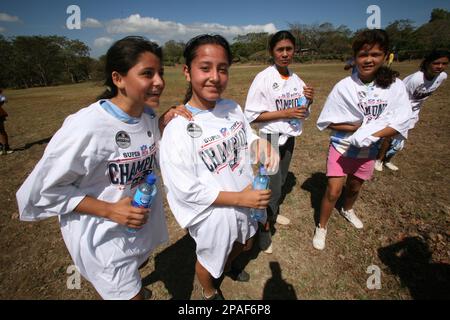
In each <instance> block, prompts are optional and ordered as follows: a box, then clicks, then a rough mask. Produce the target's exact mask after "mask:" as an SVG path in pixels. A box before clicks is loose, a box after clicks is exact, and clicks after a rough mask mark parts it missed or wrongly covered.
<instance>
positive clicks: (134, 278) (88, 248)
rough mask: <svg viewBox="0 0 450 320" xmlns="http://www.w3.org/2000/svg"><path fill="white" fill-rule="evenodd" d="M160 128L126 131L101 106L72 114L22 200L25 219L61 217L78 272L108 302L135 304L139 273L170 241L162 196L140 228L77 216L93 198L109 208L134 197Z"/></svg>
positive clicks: (144, 120) (148, 120)
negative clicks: (131, 301) (153, 253)
mask: <svg viewBox="0 0 450 320" xmlns="http://www.w3.org/2000/svg"><path fill="white" fill-rule="evenodd" d="M159 139H160V134H159V129H158V121H157V119H156V118H152V117H151V116H150V115H148V114H146V113H144V114H142V116H141V121H140V122H139V123H137V124H127V123H124V122H122V121H120V120H119V119H116V118H115V117H114V116H112V115H111V114H109V113H108V112H107V111H105V110H104V109H103V108H102V107H101V106H100V104H99V102H96V103H94V104H92V105H90V106H89V107H87V108H84V109H81V110H80V111H78V112H77V113H75V114H73V115H70V116H69V117H67V118H66V120H65V121H64V123H63V125H62V127H61V128H60V129H59V130H58V131H57V132H56V133H55V135H54V136H53V138H52V140H51V141H50V143H49V144H48V146H47V148H46V149H45V152H44V155H43V157H42V158H41V160H40V161H39V162H38V164H37V165H36V167H35V168H34V170H33V171H32V173H31V174H30V175H29V176H28V178H27V179H26V180H25V182H24V183H23V184H22V186H21V187H20V189H19V190H18V191H17V194H16V197H17V202H18V205H19V212H20V218H21V220H24V221H36V220H41V219H44V218H47V217H51V216H58V217H59V220H60V225H61V231H62V234H63V238H64V241H65V243H66V245H67V248H68V250H69V253H70V255H71V256H72V259H73V261H74V263H75V265H76V266H77V267H78V269H79V271H80V273H81V274H82V275H83V276H84V277H86V278H87V279H88V280H89V281H90V282H92V284H93V285H94V286H95V288H96V289H97V291H98V292H99V293H100V295H101V296H102V297H103V298H105V299H131V298H132V297H134V296H135V295H136V294H137V293H138V292H139V290H140V288H141V284H140V282H141V279H140V276H139V272H138V267H139V265H140V264H142V262H144V261H145V260H146V259H147V258H148V256H149V255H150V253H151V251H152V250H153V249H154V248H155V247H156V246H157V245H160V244H162V243H164V242H165V241H167V239H168V233H167V227H166V222H165V217H164V211H163V205H162V197H161V192H158V193H157V195H156V197H155V199H154V201H153V203H152V207H151V211H150V214H149V219H148V221H147V223H146V224H145V225H144V227H143V228H142V229H140V230H139V231H137V232H136V233H129V232H128V231H127V227H126V226H122V225H119V224H118V223H116V222H113V221H112V220H108V219H105V218H100V217H96V216H93V215H89V214H81V213H77V212H74V211H73V210H74V209H75V207H76V206H77V205H78V204H79V203H80V201H81V200H82V199H83V198H84V197H85V196H87V195H89V196H91V197H93V198H97V199H99V200H103V201H107V202H111V203H114V202H117V201H119V200H120V199H122V198H124V197H126V196H131V195H132V194H133V192H134V189H135V188H136V187H137V186H138V185H139V184H140V182H142V181H143V179H144V178H145V176H146V175H147V174H148V173H150V172H152V171H153V170H154V169H155V166H156V159H157V148H158V141H159Z"/></svg>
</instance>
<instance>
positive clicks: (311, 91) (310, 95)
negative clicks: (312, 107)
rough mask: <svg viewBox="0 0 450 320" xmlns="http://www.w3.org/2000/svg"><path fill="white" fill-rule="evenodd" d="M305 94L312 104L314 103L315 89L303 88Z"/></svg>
mask: <svg viewBox="0 0 450 320" xmlns="http://www.w3.org/2000/svg"><path fill="white" fill-rule="evenodd" d="M303 94H304V95H305V97H306V98H307V99H308V100H309V101H310V102H312V101H313V100H314V88H313V87H308V86H305V87H303Z"/></svg>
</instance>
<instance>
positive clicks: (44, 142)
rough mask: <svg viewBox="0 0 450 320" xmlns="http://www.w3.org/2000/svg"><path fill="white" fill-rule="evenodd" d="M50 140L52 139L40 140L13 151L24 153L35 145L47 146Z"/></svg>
mask: <svg viewBox="0 0 450 320" xmlns="http://www.w3.org/2000/svg"><path fill="white" fill-rule="evenodd" d="M51 139H52V137H48V138H45V139H41V140H38V141H34V142H30V143H27V144H25V145H24V146H23V147H20V148H16V149H14V151H25V150H27V149H30V148H31V147H32V146H34V145H36V144H47V143H49V142H50V140H51Z"/></svg>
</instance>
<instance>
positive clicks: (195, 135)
mask: <svg viewBox="0 0 450 320" xmlns="http://www.w3.org/2000/svg"><path fill="white" fill-rule="evenodd" d="M256 139H258V136H256V135H255V134H254V133H253V132H252V129H251V127H250V125H249V123H248V121H247V120H246V118H245V116H244V114H243V113H242V110H241V108H240V106H239V105H238V104H236V103H235V102H234V101H231V100H219V101H218V102H217V103H216V106H215V108H214V109H212V110H210V111H203V112H200V113H197V114H195V115H194V120H193V121H188V120H187V119H185V118H183V117H177V118H175V119H173V120H172V121H171V122H170V123H169V124H168V125H167V127H166V128H165V129H164V134H163V137H162V140H161V148H160V166H161V173H162V176H163V181H164V184H165V186H166V188H167V189H166V190H167V200H168V202H169V205H170V208H171V210H172V213H173V214H174V216H175V218H176V220H177V221H178V223H179V224H180V226H181V227H182V228H189V231H190V233H191V236H193V238H194V240H195V241H196V243H197V257H198V259H199V260H200V261H201V263H202V265H203V266H204V267H205V268H206V269H207V270H208V271H209V272H210V273H211V274H212V275H213V276H214V277H216V278H217V277H219V276H220V274H221V273H222V272H223V266H224V264H225V262H226V258H227V257H228V254H229V253H230V252H231V249H232V246H233V243H234V242H235V241H236V240H237V241H239V242H242V243H243V242H245V240H247V239H248V238H250V237H251V236H252V235H253V234H254V233H255V232H256V229H257V223H256V222H253V221H251V219H250V218H249V216H250V209H249V208H244V207H232V206H216V205H213V202H214V201H215V200H216V199H217V197H218V195H219V192H221V191H229V192H239V191H242V190H243V189H245V187H246V186H248V185H249V184H251V183H252V181H253V171H252V166H251V161H250V152H249V148H250V146H251V144H252V142H253V141H255V140H256ZM199 226H200V227H199ZM203 226H205V227H207V229H208V230H199V228H201V227H203ZM203 229H204V228H203ZM242 233H243V234H242ZM199 248H200V249H199Z"/></svg>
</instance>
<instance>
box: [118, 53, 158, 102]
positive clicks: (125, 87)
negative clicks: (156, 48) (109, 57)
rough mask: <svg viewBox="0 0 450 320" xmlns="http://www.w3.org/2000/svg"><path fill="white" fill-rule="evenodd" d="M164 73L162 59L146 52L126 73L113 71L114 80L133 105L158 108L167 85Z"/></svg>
mask: <svg viewBox="0 0 450 320" xmlns="http://www.w3.org/2000/svg"><path fill="white" fill-rule="evenodd" d="M163 73H164V71H163V68H162V66H161V61H160V59H159V58H158V57H157V56H156V55H154V54H153V53H151V52H144V53H142V54H141V55H140V56H139V58H138V61H137V63H136V64H135V65H134V66H133V67H132V68H131V69H129V70H128V72H127V74H126V75H120V74H119V73H117V72H113V80H114V83H115V84H116V86H117V87H118V89H119V91H120V92H121V94H122V95H123V96H124V97H125V98H126V99H127V102H128V103H129V104H130V105H131V106H137V107H138V108H140V107H142V108H143V106H144V105H148V106H150V107H152V108H157V107H159V98H160V96H161V94H162V91H163V90H164V85H165V83H164V79H163Z"/></svg>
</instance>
